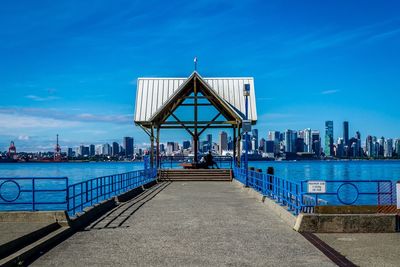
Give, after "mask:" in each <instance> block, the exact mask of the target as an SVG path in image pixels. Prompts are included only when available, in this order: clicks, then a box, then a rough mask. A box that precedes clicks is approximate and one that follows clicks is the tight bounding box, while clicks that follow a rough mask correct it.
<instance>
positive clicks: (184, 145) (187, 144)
mask: <svg viewBox="0 0 400 267" xmlns="http://www.w3.org/2000/svg"><path fill="white" fill-rule="evenodd" d="M189 147H190V141H189V140H186V141H183V142H182V148H183V149H189Z"/></svg>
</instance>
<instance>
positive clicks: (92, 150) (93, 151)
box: [89, 144, 96, 157]
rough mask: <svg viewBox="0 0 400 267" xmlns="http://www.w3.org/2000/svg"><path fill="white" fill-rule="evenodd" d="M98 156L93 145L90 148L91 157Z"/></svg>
mask: <svg viewBox="0 0 400 267" xmlns="http://www.w3.org/2000/svg"><path fill="white" fill-rule="evenodd" d="M95 154H96V148H95V146H94V145H93V144H91V145H90V146H89V155H90V156H91V157H92V156H94V155H95Z"/></svg>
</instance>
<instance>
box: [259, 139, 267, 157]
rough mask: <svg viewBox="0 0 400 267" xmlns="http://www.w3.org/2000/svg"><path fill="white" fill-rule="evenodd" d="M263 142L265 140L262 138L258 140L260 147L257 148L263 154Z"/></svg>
mask: <svg viewBox="0 0 400 267" xmlns="http://www.w3.org/2000/svg"><path fill="white" fill-rule="evenodd" d="M265 142H266V140H265V139H264V138H261V139H260V145H259V146H258V150H259V151H260V152H261V153H262V152H265V149H266V148H265Z"/></svg>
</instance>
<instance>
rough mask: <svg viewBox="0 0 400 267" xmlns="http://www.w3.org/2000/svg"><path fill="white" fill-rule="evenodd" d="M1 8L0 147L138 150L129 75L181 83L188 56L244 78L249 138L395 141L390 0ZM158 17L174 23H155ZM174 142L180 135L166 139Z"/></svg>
mask: <svg viewBox="0 0 400 267" xmlns="http://www.w3.org/2000/svg"><path fill="white" fill-rule="evenodd" d="M289 3H290V4H289ZM121 6H123V8H120V7H121ZM1 7H2V8H1V9H0V36H1V39H2V42H1V43H0V57H1V58H2V60H1V62H0V123H1V125H0V126H1V127H0V150H4V149H6V148H7V147H8V146H9V144H10V141H11V140H14V141H15V142H17V143H18V144H19V145H18V147H20V148H22V149H24V150H31V151H33V150H46V149H50V148H51V147H52V146H53V143H54V141H53V140H54V139H55V135H56V134H57V133H60V135H61V138H62V139H61V142H63V143H64V144H75V143H87V142H89V141H90V140H99V142H113V141H115V140H116V139H113V137H114V136H135V138H136V140H137V141H138V142H139V143H143V142H145V141H146V140H147V136H146V135H145V134H144V133H143V132H142V131H141V130H140V129H139V128H138V127H135V126H134V125H133V110H134V107H133V106H134V103H135V90H136V79H137V78H138V77H143V76H145V77H146V76H147V77H154V76H167V77H188V76H189V75H190V73H191V72H192V71H193V58H194V57H195V56H196V57H197V58H198V71H199V73H200V74H201V75H203V76H205V77H207V76H208V77H211V76H214V77H220V76H224V77H226V76H252V77H254V80H255V87H256V88H257V97H256V101H257V107H258V115H259V116H258V124H257V127H258V129H259V131H260V132H266V131H268V129H278V128H279V129H298V128H302V127H304V126H307V127H311V128H313V129H317V130H319V131H320V132H324V123H323V122H324V121H325V120H326V119H331V120H333V121H334V122H335V124H336V125H337V123H339V122H342V121H346V120H347V121H351V122H352V123H353V125H357V126H358V128H357V129H352V128H351V127H352V126H351V125H350V131H351V132H354V131H355V130H359V131H360V132H362V133H369V134H371V135H375V136H393V138H395V136H396V135H399V134H400V124H399V118H400V110H399V109H398V107H397V106H398V98H399V94H400V90H399V88H400V81H399V80H398V79H397V76H398V73H399V67H398V63H397V62H399V60H400V51H399V49H398V47H399V45H400V31H399V27H400V19H398V10H399V7H400V4H399V3H398V1H386V2H385V5H382V4H381V3H379V2H363V3H362V4H360V3H358V2H349V1H339V2H335V3H326V2H321V1H308V2H306V3H300V2H286V1H269V2H265V1H252V2H250V3H249V2H246V3H245V2H242V3H240V2H224V1H213V2H209V1H200V2H197V3H196V4H193V3H188V2H178V3H177V2H175V3H174V2H172V3H168V4H167V3H159V4H158V5H155V6H154V5H152V3H150V2H149V3H148V2H139V3H135V2H119V5H118V4H115V3H112V4H111V3H106V2H105V1H96V3H91V4H88V3H82V2H80V1H68V2H63V3H60V2H49V3H46V4H40V3H31V2H29V1H25V2H24V4H21V3H20V2H18V3H13V2H8V3H2V4H1ZM22 7H24V8H23V9H22ZM148 10H152V12H148ZM377 10H379V12H377ZM166 11H174V12H176V13H179V14H180V16H157V15H156V14H158V13H160V14H161V13H162V14H163V13H165V12H166ZM192 14H196V16H193V15H192ZM338 17H340V20H338V19H337V18H338ZM276 25H279V26H276ZM193 32H196V36H193V34H192V33H193ZM183 37H184V38H183ZM244 37H245V38H244ZM138 40H140V41H138ZM198 40H202V41H201V42H198ZM377 96H382V97H379V98H378V97H377ZM380 99H382V100H380ZM365 118H368V121H366V120H365ZM337 128H338V127H336V129H337ZM336 129H335V130H334V131H335V132H334V134H335V135H336V136H337V135H338V133H339V132H337V130H336ZM110 133H112V134H110ZM115 133H117V134H115ZM175 136H176V138H182V139H183V138H186V135H185V132H184V131H175V132H170V131H168V132H165V137H166V138H169V137H175Z"/></svg>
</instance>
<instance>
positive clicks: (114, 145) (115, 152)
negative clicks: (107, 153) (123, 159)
mask: <svg viewBox="0 0 400 267" xmlns="http://www.w3.org/2000/svg"><path fill="white" fill-rule="evenodd" d="M112 155H113V156H118V155H119V144H118V143H117V142H113V143H112Z"/></svg>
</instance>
